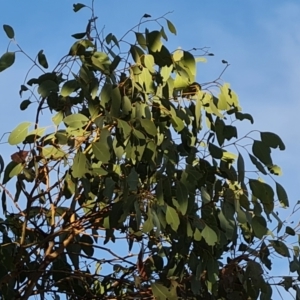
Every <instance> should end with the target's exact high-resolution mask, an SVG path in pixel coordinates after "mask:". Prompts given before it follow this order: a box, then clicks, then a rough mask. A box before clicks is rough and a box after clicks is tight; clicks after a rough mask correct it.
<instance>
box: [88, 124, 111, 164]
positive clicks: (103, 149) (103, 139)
mask: <svg viewBox="0 0 300 300" xmlns="http://www.w3.org/2000/svg"><path fill="white" fill-rule="evenodd" d="M109 138H110V132H109V130H107V129H103V130H102V131H101V135H100V140H99V141H98V142H94V143H93V144H92V149H93V153H94V155H95V157H96V158H97V159H98V160H99V161H101V162H102V163H108V162H109V160H110V147H109V140H108V139H109Z"/></svg>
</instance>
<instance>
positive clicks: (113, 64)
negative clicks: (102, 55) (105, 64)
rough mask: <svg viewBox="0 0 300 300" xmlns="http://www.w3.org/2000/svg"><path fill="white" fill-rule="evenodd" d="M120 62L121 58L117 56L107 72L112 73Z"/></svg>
mask: <svg viewBox="0 0 300 300" xmlns="http://www.w3.org/2000/svg"><path fill="white" fill-rule="evenodd" d="M120 61H121V57H120V56H119V55H117V56H116V57H115V58H114V60H113V61H112V62H111V65H110V66H109V71H110V72H111V73H112V72H113V71H114V70H115V69H116V68H117V67H118V65H119V63H120Z"/></svg>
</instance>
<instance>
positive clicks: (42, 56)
mask: <svg viewBox="0 0 300 300" xmlns="http://www.w3.org/2000/svg"><path fill="white" fill-rule="evenodd" d="M43 52H44V51H43V50H41V51H39V53H38V62H39V64H40V65H41V66H42V67H43V68H45V69H48V62H47V58H46V56H45V54H44V53H43Z"/></svg>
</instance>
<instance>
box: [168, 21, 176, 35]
mask: <svg viewBox="0 0 300 300" xmlns="http://www.w3.org/2000/svg"><path fill="white" fill-rule="evenodd" d="M167 25H168V28H169V30H170V32H171V33H173V34H175V35H176V34H177V32H176V28H175V26H174V24H173V23H172V22H171V21H169V20H167Z"/></svg>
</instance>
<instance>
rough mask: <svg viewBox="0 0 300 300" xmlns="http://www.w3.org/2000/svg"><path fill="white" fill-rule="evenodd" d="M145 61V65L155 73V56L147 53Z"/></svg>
mask: <svg viewBox="0 0 300 300" xmlns="http://www.w3.org/2000/svg"><path fill="white" fill-rule="evenodd" d="M143 63H144V66H145V67H146V68H147V69H148V70H149V71H150V72H151V73H154V72H155V69H154V66H155V62H154V57H153V55H151V54H145V55H144V56H143Z"/></svg>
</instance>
